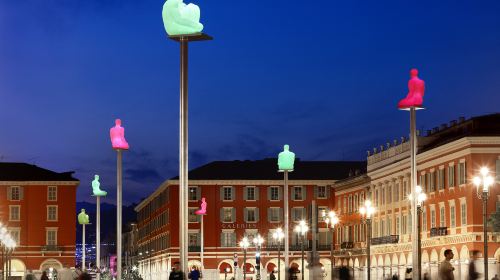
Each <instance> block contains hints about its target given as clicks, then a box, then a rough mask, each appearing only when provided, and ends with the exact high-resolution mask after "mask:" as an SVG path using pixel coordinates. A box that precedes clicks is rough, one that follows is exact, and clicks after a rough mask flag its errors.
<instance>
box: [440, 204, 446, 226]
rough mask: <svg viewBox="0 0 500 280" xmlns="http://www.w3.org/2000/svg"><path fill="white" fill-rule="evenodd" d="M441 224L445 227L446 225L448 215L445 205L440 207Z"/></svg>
mask: <svg viewBox="0 0 500 280" xmlns="http://www.w3.org/2000/svg"><path fill="white" fill-rule="evenodd" d="M439 226H440V227H445V226H446V217H445V214H444V206H441V207H440V208H439Z"/></svg>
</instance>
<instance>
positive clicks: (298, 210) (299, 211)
mask: <svg viewBox="0 0 500 280" xmlns="http://www.w3.org/2000/svg"><path fill="white" fill-rule="evenodd" d="M305 219H306V209H305V208H304V207H294V208H292V221H294V222H298V221H301V220H305Z"/></svg>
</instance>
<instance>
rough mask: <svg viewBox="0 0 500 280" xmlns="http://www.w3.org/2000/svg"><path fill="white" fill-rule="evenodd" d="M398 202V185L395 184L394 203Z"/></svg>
mask: <svg viewBox="0 0 500 280" xmlns="http://www.w3.org/2000/svg"><path fill="white" fill-rule="evenodd" d="M398 201H399V183H396V185H394V202H398Z"/></svg>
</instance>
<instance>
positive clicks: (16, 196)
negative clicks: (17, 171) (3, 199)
mask: <svg viewBox="0 0 500 280" xmlns="http://www.w3.org/2000/svg"><path fill="white" fill-rule="evenodd" d="M10 200H21V187H18V186H14V187H10Z"/></svg>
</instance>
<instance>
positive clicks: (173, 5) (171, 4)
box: [162, 0, 203, 36]
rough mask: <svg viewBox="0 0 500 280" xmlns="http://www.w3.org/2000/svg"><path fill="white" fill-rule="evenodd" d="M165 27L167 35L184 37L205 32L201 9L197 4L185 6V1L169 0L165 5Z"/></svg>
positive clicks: (163, 14) (163, 12) (163, 13)
mask: <svg viewBox="0 0 500 280" xmlns="http://www.w3.org/2000/svg"><path fill="white" fill-rule="evenodd" d="M162 16H163V25H164V26H165V30H166V31H167V34H168V35H170V36H173V35H184V34H194V33H199V32H201V30H203V24H201V23H200V8H199V7H198V6H196V5H195V4H192V3H190V4H187V5H186V4H184V2H183V0H167V1H166V2H165V4H164V5H163V11H162Z"/></svg>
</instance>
